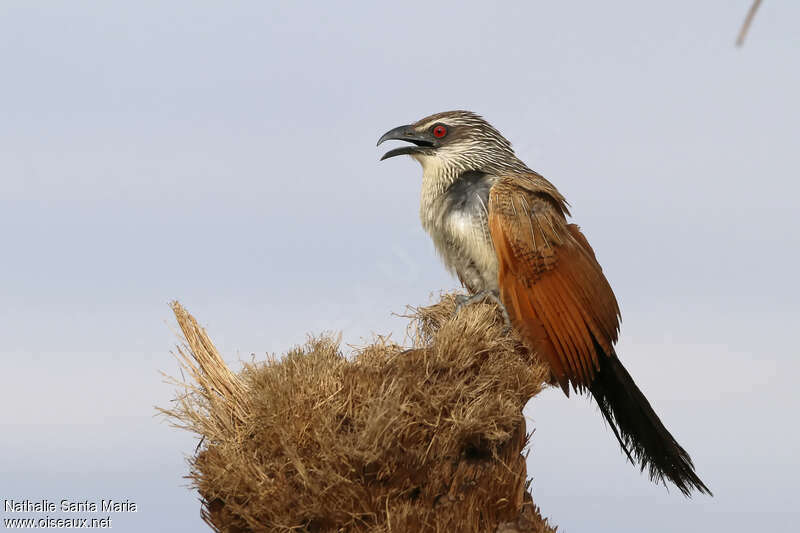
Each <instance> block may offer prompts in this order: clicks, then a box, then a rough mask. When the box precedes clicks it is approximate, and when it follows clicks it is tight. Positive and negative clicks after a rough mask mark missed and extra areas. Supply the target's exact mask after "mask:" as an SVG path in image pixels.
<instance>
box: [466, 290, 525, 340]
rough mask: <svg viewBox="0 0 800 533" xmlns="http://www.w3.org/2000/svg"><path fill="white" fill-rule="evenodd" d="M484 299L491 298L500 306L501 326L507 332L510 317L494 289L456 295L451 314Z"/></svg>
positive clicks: (509, 325) (509, 328)
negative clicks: (469, 294)
mask: <svg viewBox="0 0 800 533" xmlns="http://www.w3.org/2000/svg"><path fill="white" fill-rule="evenodd" d="M486 300H491V301H492V302H494V303H495V304H497V307H499V308H500V313H501V314H502V315H503V323H504V324H505V327H504V328H503V333H508V332H509V331H511V318H510V317H509V316H508V310H507V309H506V306H505V305H503V302H502V301H501V300H500V297H499V296H498V295H497V293H496V292H495V291H489V290H486V291H481V292H479V293H476V294H473V295H472V296H466V295H463V294H458V295H456V309H455V311H453V316H455V315H457V314H458V313H460V312H461V310H462V309H463V308H464V307H466V306H468V305H470V304H474V303H478V302H483V301H486Z"/></svg>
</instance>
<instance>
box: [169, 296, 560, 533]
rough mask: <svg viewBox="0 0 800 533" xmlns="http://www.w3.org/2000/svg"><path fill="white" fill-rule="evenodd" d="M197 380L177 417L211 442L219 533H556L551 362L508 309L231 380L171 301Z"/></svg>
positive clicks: (211, 485) (262, 366)
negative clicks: (540, 447)
mask: <svg viewBox="0 0 800 533" xmlns="http://www.w3.org/2000/svg"><path fill="white" fill-rule="evenodd" d="M172 307H173V310H174V312H175V316H176V317H177V320H178V324H179V326H180V328H181V330H182V332H183V335H184V337H185V340H186V342H185V344H184V345H183V346H181V347H179V348H178V351H177V354H176V355H177V356H178V359H179V361H180V364H181V366H182V368H183V370H184V375H185V376H186V377H185V379H183V380H173V383H176V384H178V385H179V389H180V390H179V394H178V397H177V398H176V399H175V401H174V403H173V405H172V406H171V407H170V408H169V409H160V411H161V412H163V413H164V414H166V415H167V416H168V417H169V419H170V420H171V422H172V423H173V424H174V425H176V426H178V427H182V428H185V429H189V430H191V431H193V432H195V433H196V434H198V435H199V436H200V437H201V442H200V445H198V449H197V450H196V452H195V454H194V455H193V456H192V457H191V458H190V459H189V462H190V467H191V471H190V474H189V478H190V479H191V480H192V484H193V486H194V487H195V488H196V489H197V490H198V492H199V494H200V496H201V499H202V511H201V512H202V516H203V518H204V520H205V521H206V522H207V523H208V524H209V525H210V526H211V528H212V529H213V530H214V531H219V532H225V533H236V532H250V531H254V532H255V531H307V532H312V531H313V532H316V531H318V532H327V531H352V532H370V533H378V532H390V531H394V532H406V531H414V532H416V531H442V532H454V531H458V532H478V531H481V532H484V531H490V532H498V533H512V532H525V533H529V532H530V533H533V532H536V533H540V532H552V531H555V529H554V528H552V527H551V526H550V525H548V523H547V520H545V519H543V518H542V517H541V515H540V513H539V510H538V509H537V508H536V506H535V505H534V504H533V502H532V501H531V497H530V494H529V481H528V479H527V474H526V467H525V457H526V456H525V455H524V453H525V452H524V450H525V446H526V444H527V442H528V438H529V434H527V433H526V429H525V420H524V418H523V416H522V409H523V407H524V406H525V404H526V403H527V402H528V400H529V399H530V398H532V397H533V396H535V395H536V394H537V393H539V391H540V390H541V389H542V387H543V386H544V385H545V384H546V380H547V377H548V369H547V367H546V366H545V365H544V364H543V363H542V362H541V361H539V360H538V359H537V358H536V357H535V355H534V354H531V353H530V352H529V351H528V350H527V349H526V348H525V347H524V345H522V344H521V342H520V340H519V338H518V337H516V336H515V335H514V334H513V333H506V332H504V331H503V321H502V318H501V317H500V314H499V312H498V310H497V308H496V307H495V306H494V305H489V304H476V305H471V306H469V307H467V308H465V309H463V310H462V311H461V312H460V313H459V314H458V315H457V316H455V317H454V316H453V312H454V308H455V300H454V297H453V295H445V296H443V297H442V300H441V301H440V302H439V303H437V304H435V305H433V306H430V307H423V308H415V309H411V311H410V315H409V316H408V318H410V320H411V325H410V330H409V331H410V333H411V334H410V338H411V346H410V347H402V346H399V345H397V344H394V343H392V342H390V341H388V340H387V339H385V338H380V337H379V338H377V340H376V341H375V342H373V343H372V344H370V345H368V346H366V347H363V348H358V349H355V350H354V352H353V353H352V354H351V355H350V356H348V357H346V356H345V355H344V354H343V353H342V350H341V348H340V346H339V341H338V340H337V339H336V338H333V337H330V336H322V337H317V338H311V339H310V340H309V341H308V342H307V343H306V344H305V345H304V346H301V347H297V348H295V349H293V350H291V351H290V352H288V353H287V354H285V355H284V356H282V357H280V358H274V357H273V358H268V359H267V360H266V361H263V362H251V363H245V364H244V367H243V369H242V370H241V371H240V372H239V373H238V374H236V373H233V372H232V371H231V370H230V369H229V368H228V367H227V365H226V364H225V362H224V361H223V359H222V358H221V357H220V355H219V353H218V352H217V350H216V349H215V348H214V345H213V343H212V342H211V340H210V339H209V337H208V335H207V334H206V332H205V330H204V329H203V328H201V327H200V326H198V324H197V322H196V320H195V319H194V318H193V317H192V316H191V315H190V314H189V313H188V312H187V311H186V310H185V309H184V308H183V307H182V306H181V305H180V304H178V303H177V302H175V303H173V305H172Z"/></svg>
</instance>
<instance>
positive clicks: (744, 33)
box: [736, 0, 761, 46]
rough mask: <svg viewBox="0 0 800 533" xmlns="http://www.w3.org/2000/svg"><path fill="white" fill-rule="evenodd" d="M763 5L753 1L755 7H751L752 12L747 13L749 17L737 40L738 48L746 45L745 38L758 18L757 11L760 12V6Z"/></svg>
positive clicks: (755, 0)
mask: <svg viewBox="0 0 800 533" xmlns="http://www.w3.org/2000/svg"><path fill="white" fill-rule="evenodd" d="M760 5H761V0H753V5H751V6H750V11H748V12H747V16H746V17H745V19H744V22H743V23H742V29H741V30H739V36H738V37H737V38H736V46H742V45H743V44H744V38H745V37H747V32H748V31H749V30H750V24H752V23H753V19H754V18H755V16H756V11H758V6H760Z"/></svg>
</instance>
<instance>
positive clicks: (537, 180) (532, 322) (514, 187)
mask: <svg viewBox="0 0 800 533" xmlns="http://www.w3.org/2000/svg"><path fill="white" fill-rule="evenodd" d="M488 211H489V230H490V233H491V236H492V241H493V243H494V248H495V252H496V253H497V259H498V267H499V270H498V282H499V287H500V299H501V300H502V302H503V303H504V304H505V306H506V309H507V310H508V313H509V316H510V317H511V320H512V323H513V325H514V327H515V328H516V329H517V330H518V331H519V332H520V334H521V335H522V336H523V338H524V339H525V340H526V341H527V342H528V343H529V344H530V345H531V348H533V349H534V350H536V351H537V352H538V353H539V355H540V356H542V357H544V358H545V359H546V360H547V361H548V363H549V364H550V367H551V369H552V371H553V374H554V376H555V378H556V379H557V381H558V383H559V385H561V388H562V389H564V392H565V393H567V394H569V384H570V383H571V384H572V386H573V387H574V388H575V389H576V390H583V388H584V387H586V386H588V385H589V384H590V383H591V382H592V379H593V378H594V375H595V372H597V370H598V358H600V357H606V356H608V355H610V354H612V353H613V344H614V342H616V340H617V332H618V331H619V307H618V305H617V301H616V298H615V297H614V293H613V292H612V290H611V287H610V285H609V284H608V281H607V280H606V278H605V276H604V275H603V271H602V269H601V268H600V265H599V264H598V263H597V260H596V259H595V255H594V251H593V250H592V249H591V247H590V246H589V243H588V241H587V240H586V238H585V237H584V236H583V234H582V233H581V231H580V229H579V228H578V226H576V225H574V224H568V223H567V221H566V217H565V213H567V212H568V211H567V209H566V206H565V202H564V199H563V197H562V196H561V195H560V194H559V193H558V191H557V190H556V189H555V188H554V187H553V186H552V185H551V184H550V183H549V182H548V181H547V180H545V179H544V178H542V177H541V176H539V175H538V174H535V173H531V174H529V175H528V174H526V175H514V176H509V177H501V178H499V179H498V181H497V182H496V183H495V184H494V185H493V186H492V189H491V191H490V192H489V208H488Z"/></svg>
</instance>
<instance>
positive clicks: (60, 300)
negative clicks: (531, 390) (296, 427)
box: [0, 0, 800, 533]
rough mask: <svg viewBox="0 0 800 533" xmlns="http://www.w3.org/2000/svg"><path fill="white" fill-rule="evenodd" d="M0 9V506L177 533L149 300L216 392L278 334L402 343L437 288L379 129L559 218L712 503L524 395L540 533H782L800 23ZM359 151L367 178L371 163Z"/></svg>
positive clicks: (395, 8) (227, 7) (679, 5)
mask: <svg viewBox="0 0 800 533" xmlns="http://www.w3.org/2000/svg"><path fill="white" fill-rule="evenodd" d="M749 3H750V1H749V0H740V1H739V0H737V1H719V0H718V1H711V2H702V3H698V2H689V1H679V2H669V3H663V2H661V3H655V2H634V1H628V2H621V1H617V2H614V1H612V2H602V3H601V2H588V1H583V2H558V3H556V2H516V3H510V2H509V3H504V2H498V3H491V2H460V3H450V2H436V3H431V2H424V3H423V2H400V3H392V4H388V3H380V2H352V3H347V4H343V3H327V4H325V5H322V4H321V3H315V4H312V3H301V2H293V3H289V2H286V3H278V2H231V3H225V4H223V3H218V2H196V1H194V2H188V1H180V2H178V1H175V2H169V3H164V2H128V3H124V4H123V3H121V2H118V3H111V2H101V1H96V2H35V3H34V2H21V1H20V2H10V1H6V2H3V3H2V4H0V65H2V83H0V242H2V246H3V247H2V250H3V255H2V257H3V261H2V267H0V269H1V270H0V272H2V277H0V302H2V304H0V333H1V334H2V339H3V342H2V346H0V352H2V353H0V375H2V376H3V386H2V387H0V403H2V405H3V406H4V409H3V410H2V414H0V425H2V428H3V436H4V438H3V439H1V440H0V473H1V475H0V499H3V498H30V499H41V498H44V497H50V498H58V499H60V498H74V499H85V498H89V499H100V498H108V497H116V498H129V499H131V500H134V501H136V502H137V503H138V504H139V511H138V512H137V513H136V514H135V515H127V516H126V515H119V516H117V517H116V519H115V520H117V521H115V523H114V529H115V530H116V531H144V530H152V531H187V532H188V531H198V530H202V527H203V526H202V525H201V522H200V519H199V504H198V502H197V501H196V495H195V494H193V493H192V492H190V491H189V490H187V489H186V488H185V483H186V482H185V480H183V479H181V476H182V475H184V474H185V472H186V464H185V462H184V454H189V453H191V452H192V451H193V450H194V446H195V441H194V440H193V438H192V437H191V436H190V435H188V434H184V433H182V432H179V431H177V430H174V429H171V428H169V427H168V426H167V425H166V424H165V423H164V422H163V420H161V419H160V418H157V417H154V409H153V405H156V404H158V405H166V404H167V402H168V401H169V399H170V398H172V397H173V395H174V391H173V389H172V388H171V387H170V386H168V385H165V384H163V383H162V382H161V377H160V375H159V373H158V371H159V370H164V371H167V372H169V373H175V372H176V368H177V367H176V364H175V361H174V360H173V358H172V357H171V355H170V353H169V351H170V349H171V348H172V346H173V345H174V344H175V342H176V337H175V336H174V333H173V329H174V322H173V319H172V317H171V315H170V311H169V308H168V306H167V303H168V302H169V301H170V300H171V299H176V298H177V299H179V300H180V301H181V302H182V303H183V304H184V305H186V306H187V308H188V309H189V310H190V311H191V312H192V313H194V314H195V315H196V316H197V317H198V319H199V320H200V321H201V322H202V323H203V324H204V325H205V326H206V327H208V329H209V332H210V333H211V335H212V337H213V338H214V340H215V341H216V343H217V345H218V347H219V348H220V349H221V350H223V351H224V353H225V355H226V357H227V358H228V359H229V360H230V361H231V362H232V364H233V365H234V367H236V364H237V363H236V361H237V359H238V358H239V357H241V358H249V354H251V353H255V354H256V355H257V357H262V356H263V354H264V353H265V352H283V351H285V350H286V349H287V348H289V347H290V346H292V345H294V344H297V343H301V342H302V341H303V340H304V338H305V335H306V333H308V332H320V331H324V330H333V331H342V332H343V334H344V338H345V341H347V342H350V343H359V342H361V341H362V340H363V339H365V338H369V336H370V335H371V334H372V333H373V332H374V333H387V332H394V335H395V336H396V337H398V338H402V333H403V331H404V329H405V322H404V320H403V319H400V318H397V317H393V316H392V315H391V313H392V312H400V311H403V309H404V306H405V305H406V304H413V305H417V304H423V303H426V302H428V301H430V295H431V293H436V292H438V291H439V290H441V289H450V288H454V287H456V285H457V284H456V282H455V281H454V280H453V279H451V278H450V277H449V276H448V274H447V273H446V272H445V271H444V269H443V268H442V266H441V265H440V263H439V260H438V259H437V257H436V256H435V253H434V251H433V246H432V244H431V243H430V241H429V239H428V238H427V236H426V235H425V234H424V232H423V231H422V229H421V227H420V224H419V221H418V218H417V210H418V204H417V202H418V194H419V184H420V170H419V168H418V166H417V165H416V163H414V162H413V161H410V160H407V158H406V159H394V160H389V161H386V162H383V163H379V162H378V158H379V157H380V155H381V153H382V150H381V149H375V141H376V140H377V138H378V137H379V136H380V135H381V134H382V133H383V132H385V131H386V130H388V129H389V128H391V127H394V126H397V125H400V124H405V123H408V122H411V121H413V120H415V119H417V118H420V117H422V116H424V115H427V114H430V113H433V112H436V111H442V110H446V109H455V108H466V109H471V110H473V111H476V112H478V113H481V114H483V115H484V116H485V117H486V118H487V119H489V120H490V121H491V122H492V123H493V124H494V125H496V126H497V127H498V128H499V129H500V130H501V131H502V132H503V133H504V134H505V135H506V136H507V137H508V138H509V139H510V140H511V141H512V142H513V143H514V146H515V148H516V150H517V153H518V155H519V156H520V157H521V158H522V159H523V160H524V161H526V162H527V163H528V164H529V165H530V166H531V167H532V168H534V169H536V170H538V171H540V172H542V173H543V174H545V175H546V176H547V177H548V178H549V179H550V180H551V181H553V182H554V183H555V184H556V185H557V186H558V187H559V188H560V189H561V191H562V192H563V193H564V194H565V195H566V196H567V198H568V199H569V201H570V202H571V204H572V206H573V213H574V215H575V221H576V222H577V223H579V224H580V225H581V226H582V227H583V228H584V231H585V233H586V234H587V236H588V238H589V240H590V241H591V243H592V244H593V246H594V248H595V250H596V252H597V255H598V258H599V260H600V262H601V264H602V265H603V267H604V269H605V272H606V273H607V276H608V278H609V279H610V281H611V284H612V286H613V287H614V289H615V292H616V294H617V297H618V299H619V301H620V304H621V307H622V313H623V329H622V336H621V341H620V343H619V350H618V351H619V353H620V356H621V357H622V359H623V361H624V362H625V364H626V366H627V367H628V368H629V370H630V371H631V373H632V374H633V375H634V377H635V378H636V380H637V381H638V383H639V384H640V386H641V388H642V389H643V390H644V391H645V392H646V394H647V395H648V397H649V398H650V399H651V401H652V403H653V404H654V405H655V407H656V409H657V411H659V413H660V414H661V415H662V418H663V419H664V420H665V422H666V424H667V425H668V426H669V427H670V429H672V431H673V433H674V434H675V435H676V437H677V438H678V439H679V441H680V442H681V443H682V444H684V446H685V447H686V448H687V449H688V450H689V451H690V452H691V454H692V457H693V458H694V460H695V462H696V464H697V467H698V471H699V473H700V474H701V476H702V478H703V479H704V480H705V481H706V482H707V483H708V485H709V486H710V487H711V489H712V490H713V491H714V493H715V495H716V496H715V498H713V499H710V498H705V497H699V498H695V499H694V500H691V501H688V500H685V499H684V498H682V497H681V496H680V495H679V494H678V493H677V491H675V490H673V491H671V492H669V493H668V492H666V491H665V490H664V489H663V487H658V486H654V485H652V484H650V482H649V481H648V480H647V479H646V478H645V477H644V476H643V475H640V474H639V473H638V472H637V471H636V470H635V469H634V468H632V467H631V466H630V465H628V464H626V463H625V461H624V458H623V456H622V455H621V454H620V452H619V450H618V448H617V445H616V444H615V441H614V438H613V436H612V435H611V433H610V432H609V431H608V430H607V429H606V428H605V427H604V425H603V423H602V419H601V417H600V415H599V413H598V412H597V410H596V408H595V407H594V406H593V405H592V404H591V403H590V402H589V401H588V400H587V399H585V398H575V397H573V398H570V399H566V398H564V397H563V395H562V394H561V393H560V392H559V391H556V390H551V391H547V392H546V393H544V394H543V395H542V396H540V397H539V398H537V399H536V400H534V401H533V402H532V403H531V404H530V405H529V406H528V408H527V411H526V412H527V414H528V415H529V417H530V420H531V427H534V426H535V427H536V433H535V435H534V437H533V451H532V453H531V456H530V468H529V474H530V475H531V476H533V478H534V482H533V494H534V499H535V501H536V502H537V503H538V504H539V505H540V506H541V508H542V511H543V512H544V514H545V515H548V516H551V517H552V518H553V520H554V522H555V523H556V524H559V525H560V526H561V529H563V530H564V531H567V532H578V531H592V532H593V533H600V532H604V531H608V532H615V533H619V532H627V531H630V532H640V531H648V532H672V531H676V530H678V529H679V528H680V530H681V531H727V532H739V531H741V532H745V531H747V532H749V531H753V530H760V529H764V530H769V531H773V532H783V531H786V532H788V531H793V528H792V527H790V525H792V524H796V523H797V521H798V520H800V512H798V510H797V509H798V507H797V504H796V501H794V497H795V493H796V483H797V479H798V478H800V462H799V461H798V459H797V457H796V452H797V450H798V449H799V448H800V431H798V429H797V428H796V424H795V423H794V422H793V420H794V419H795V418H796V413H797V411H798V409H800V398H799V395H798V393H797V386H796V383H795V379H796V376H797V375H798V374H800V361H799V360H798V352H799V351H800V349H798V343H797V341H796V339H795V333H796V329H797V324H798V321H799V320H800V311H798V307H797V302H798V299H799V298H800V286H799V285H798V282H797V272H798V270H800V253H798V245H800V237H798V231H797V230H798V227H799V226H800V213H799V212H798V207H797V206H798V194H800V186H798V177H800V176H798V170H797V167H798V163H797V158H798V146H800V103H798V102H799V101H798V96H797V95H798V94H800V69H799V68H798V64H799V62H798V56H799V55H800V34H798V32H797V25H798V21H800V5H798V4H797V3H796V2H777V1H771V0H768V1H767V2H764V5H763V6H762V8H761V10H760V12H759V14H758V17H757V19H756V21H755V23H754V25H753V28H752V30H751V34H750V36H749V38H748V41H747V44H746V46H745V47H744V48H742V49H737V48H735V47H734V46H733V41H734V38H735V36H736V32H737V31H738V28H739V25H740V24H741V21H742V19H743V17H744V14H745V13H746V11H747V8H748V7H749ZM382 148H383V147H382Z"/></svg>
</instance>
